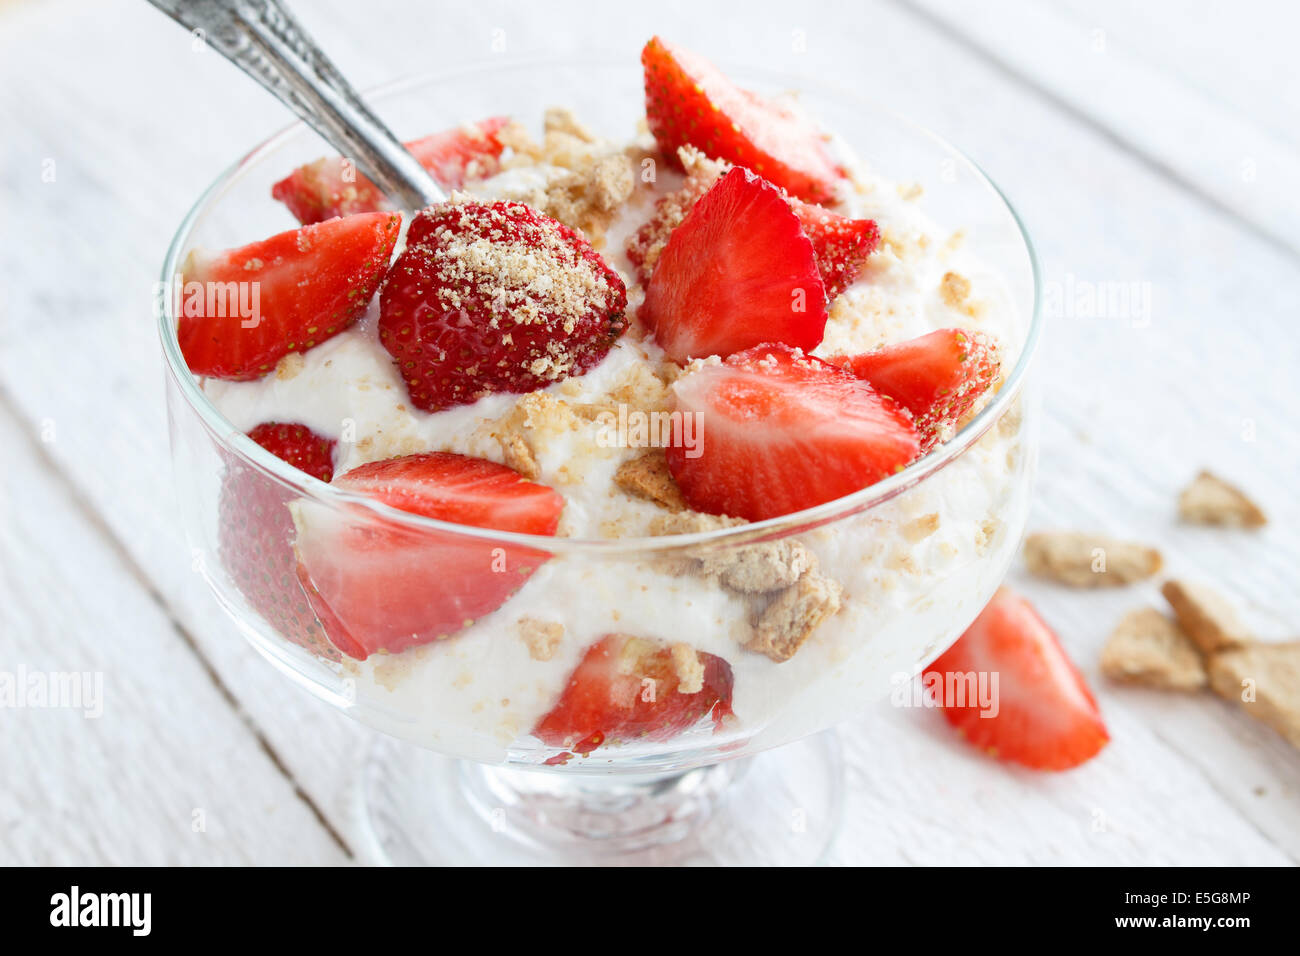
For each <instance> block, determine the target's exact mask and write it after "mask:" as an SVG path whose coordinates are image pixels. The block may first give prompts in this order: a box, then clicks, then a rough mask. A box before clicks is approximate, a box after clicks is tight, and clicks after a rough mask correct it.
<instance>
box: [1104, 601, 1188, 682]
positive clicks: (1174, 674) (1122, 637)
mask: <svg viewBox="0 0 1300 956" xmlns="http://www.w3.org/2000/svg"><path fill="white" fill-rule="evenodd" d="M1101 672H1102V673H1103V674H1105V675H1106V676H1107V677H1109V678H1110V679H1111V680H1113V681H1120V682H1121V683H1126V684H1142V685H1144V686H1146V687H1158V688H1160V689H1162V690H1199V689H1200V688H1202V687H1204V686H1205V685H1206V681H1207V678H1206V675H1205V664H1204V662H1203V661H1202V660H1201V653H1200V651H1198V650H1197V648H1196V645H1195V644H1193V643H1192V641H1191V638H1189V637H1188V636H1187V635H1186V634H1185V633H1184V632H1183V629H1182V628H1181V627H1179V626H1178V624H1177V623H1176V622H1175V621H1174V620H1173V619H1172V618H1170V617H1169V616H1168V615H1166V614H1162V613H1160V612H1159V611H1157V610H1156V609H1155V608H1152V607H1144V608H1139V609H1138V610H1136V611H1130V612H1129V613H1128V614H1125V615H1124V617H1123V618H1121V619H1120V622H1119V624H1118V625H1116V627H1115V630H1114V631H1112V632H1111V635H1110V637H1109V638H1107V639H1106V646H1105V647H1103V648H1102V651H1101Z"/></svg>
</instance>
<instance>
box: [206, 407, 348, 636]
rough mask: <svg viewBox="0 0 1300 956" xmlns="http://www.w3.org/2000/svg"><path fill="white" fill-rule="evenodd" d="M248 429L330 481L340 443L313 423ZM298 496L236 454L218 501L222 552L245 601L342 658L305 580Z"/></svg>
mask: <svg viewBox="0 0 1300 956" xmlns="http://www.w3.org/2000/svg"><path fill="white" fill-rule="evenodd" d="M248 434H249V437H250V438H252V439H253V440H254V441H255V442H257V443H258V444H259V445H261V446H262V447H263V448H265V449H266V450H267V451H269V452H271V453H272V454H273V455H276V456H278V457H280V458H282V459H284V460H285V461H287V462H288V463H289V464H291V465H293V466H294V467H295V468H298V469H299V470H301V471H304V472H306V473H307V474H310V475H314V476H315V477H317V478H319V479H321V480H322V481H329V480H330V477H331V475H332V474H333V471H334V464H333V452H334V444H335V443H334V442H333V441H331V440H329V439H327V438H322V437H321V436H319V435H317V434H315V433H314V432H312V431H311V430H310V429H308V428H307V427H306V426H305V425H290V424H282V423H275V422H269V423H266V424H263V425H259V426H257V427H256V428H254V429H253V430H252V431H251V432H249V433H248ZM294 497H295V496H294V495H293V494H292V493H291V492H290V491H288V489H286V488H285V487H284V486H282V485H280V484H279V483H278V482H276V481H274V480H272V479H270V478H268V477H267V476H266V475H265V474H263V473H262V472H260V471H257V470H255V469H253V468H251V467H249V466H247V465H245V464H243V463H241V462H240V461H239V460H237V459H235V458H234V457H233V456H232V457H231V458H229V459H228V461H227V463H226V471H225V474H224V475H223V476H222V481H221V497H220V499H219V501H218V505H217V548H218V556H219V558H220V560H221V565H222V567H224V568H225V569H226V573H227V574H229V575H230V579H231V580H232V581H233V582H234V584H235V586H236V588H238V590H239V592H240V593H241V594H242V595H243V596H244V600H246V601H247V602H248V604H249V606H250V607H251V608H252V609H253V610H254V611H256V612H257V613H258V614H260V615H262V617H264V618H265V619H266V620H267V622H268V623H270V625H271V626H272V627H273V628H275V630H276V631H277V632H278V633H279V634H280V635H282V636H283V637H284V638H285V639H287V640H289V641H292V642H293V643H294V644H297V645H299V646H300V647H303V648H306V649H307V650H308V651H311V652H312V653H313V654H316V655H317V656H320V657H324V658H326V659H328V660H332V661H337V660H339V659H340V656H339V652H338V650H337V649H336V648H335V647H334V646H333V645H332V644H330V642H329V640H328V639H327V638H326V636H325V631H324V629H323V628H322V627H321V624H320V621H319V620H318V619H317V617H316V614H315V612H314V611H313V610H312V608H311V603H310V601H309V599H308V596H307V593H306V592H305V591H304V590H303V588H302V585H301V584H300V583H299V581H298V574H297V563H298V562H297V559H296V558H295V557H294V551H293V537H294V528H293V519H292V517H291V516H290V514H289V506H288V505H289V502H290V501H291V500H293V499H294Z"/></svg>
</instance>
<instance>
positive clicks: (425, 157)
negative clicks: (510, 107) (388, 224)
mask: <svg viewBox="0 0 1300 956" xmlns="http://www.w3.org/2000/svg"><path fill="white" fill-rule="evenodd" d="M507 122H508V120H507V118H506V117H504V116H494V117H492V118H491V119H485V120H483V121H482V122H479V123H473V124H470V125H467V126H459V127H457V128H456V129H449V130H444V131H442V132H441V133H433V134H432V135H430V136H425V137H423V138H421V139H413V140H411V141H410V142H409V143H406V144H405V146H406V150H407V152H409V153H410V154H411V155H412V156H414V157H415V158H416V159H417V160H419V162H420V165H421V166H423V167H424V168H425V169H427V170H428V171H429V174H430V175H431V176H433V178H434V179H436V180H437V181H438V182H439V183H440V184H441V185H442V186H443V187H445V188H447V189H459V188H460V187H461V186H462V185H464V184H465V182H466V181H468V180H472V179H483V178H486V177H488V176H492V175H494V174H496V173H497V172H498V171H499V170H500V168H501V163H500V156H501V151H502V150H503V149H504V146H503V145H502V143H501V140H500V139H498V137H497V134H498V133H500V132H501V128H502V127H503V126H505V125H506V123H507ZM271 195H272V196H273V197H274V198H276V199H278V200H280V201H281V202H282V203H284V204H285V205H286V206H288V207H289V211H290V212H291V213H293V215H294V218H296V219H297V220H298V221H299V222H301V223H303V224H304V225H305V224H307V223H312V222H323V221H324V220H326V219H333V218H334V217H335V216H351V215H355V214H356V213H359V212H376V211H378V210H381V209H384V208H385V207H386V205H387V203H386V202H385V200H384V194H383V193H382V192H380V190H379V187H377V186H376V185H375V184H374V183H372V182H371V181H370V180H369V179H367V178H366V177H365V176H363V175H362V174H361V173H360V172H358V171H357V169H356V167H355V166H354V165H352V163H351V162H350V161H348V160H345V159H344V158H343V157H342V156H322V157H321V158H320V159H317V160H315V161H313V162H310V163H307V164H305V165H303V166H299V167H298V168H297V169H295V170H294V171H293V172H292V173H290V174H289V175H288V176H286V177H285V178H284V179H282V180H280V181H279V182H277V183H276V184H275V185H274V186H272V187H271Z"/></svg>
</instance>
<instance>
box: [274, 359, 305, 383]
mask: <svg viewBox="0 0 1300 956" xmlns="http://www.w3.org/2000/svg"><path fill="white" fill-rule="evenodd" d="M306 364H307V360H306V359H304V358H303V357H302V353H301V352H289V353H288V354H286V355H285V356H284V358H282V359H280V361H279V362H277V363H276V364H275V377H276V378H278V379H280V380H281V381H286V382H287V381H288V380H289V379H291V378H296V377H297V375H298V373H299V372H301V371H302V370H303V366H305V365H306Z"/></svg>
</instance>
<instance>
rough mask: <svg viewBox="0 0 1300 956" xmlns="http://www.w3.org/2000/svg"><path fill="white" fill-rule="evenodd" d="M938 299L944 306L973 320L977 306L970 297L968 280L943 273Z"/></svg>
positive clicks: (978, 310)
mask: <svg viewBox="0 0 1300 956" xmlns="http://www.w3.org/2000/svg"><path fill="white" fill-rule="evenodd" d="M939 297H940V298H941V299H943V303H944V305H946V306H948V307H949V308H953V309H957V310H958V311H959V312H963V313H965V314H966V315H969V316H970V317H971V318H975V317H976V316H978V315H979V312H980V309H979V305H978V304H977V303H976V302H974V301H973V300H972V299H971V297H970V279H967V278H966V277H965V276H963V275H959V274H958V273H956V272H945V273H944V274H943V279H941V280H940V282H939Z"/></svg>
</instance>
